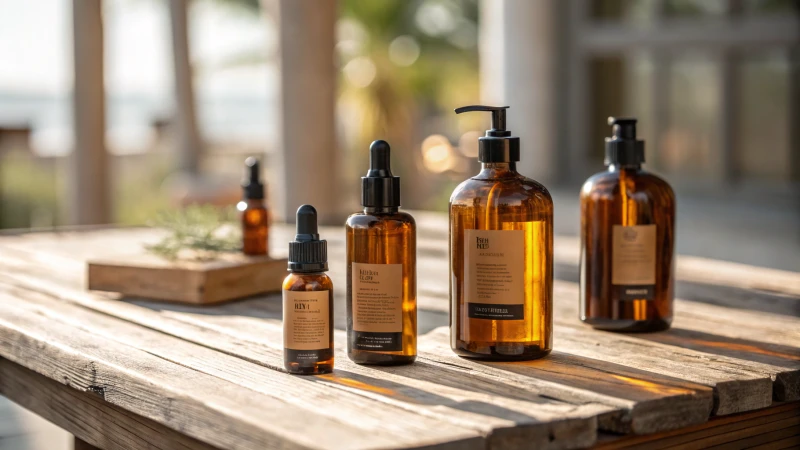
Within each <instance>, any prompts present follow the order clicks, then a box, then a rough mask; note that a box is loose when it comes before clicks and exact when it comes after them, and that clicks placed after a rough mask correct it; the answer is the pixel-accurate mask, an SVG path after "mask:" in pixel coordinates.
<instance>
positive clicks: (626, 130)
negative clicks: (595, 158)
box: [605, 117, 644, 167]
mask: <svg viewBox="0 0 800 450" xmlns="http://www.w3.org/2000/svg"><path fill="white" fill-rule="evenodd" d="M608 124H609V125H611V137H610V138H606V161H605V163H606V165H611V164H614V165H618V166H623V167H637V166H640V165H641V164H642V163H643V162H644V141H643V140H641V139H636V119H635V118H633V117H609V118H608Z"/></svg>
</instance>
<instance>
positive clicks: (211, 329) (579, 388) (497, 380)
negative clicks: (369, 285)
mask: <svg viewBox="0 0 800 450" xmlns="http://www.w3.org/2000/svg"><path fill="white" fill-rule="evenodd" d="M39 288H40V289H41V288H42V286H39ZM50 293H51V294H54V295H61V297H62V299H66V300H67V301H71V302H75V303H77V304H81V305H83V306H86V307H89V308H92V309H96V310H98V311H103V312H105V313H107V314H110V315H114V316H117V317H120V318H124V319H126V320H129V321H132V322H136V323H139V324H142V325H145V326H148V327H151V328H154V329H158V330H160V331H163V332H165V333H169V334H172V335H175V336H179V337H181V338H183V339H186V340H189V341H192V342H196V343H199V344H202V345H207V346H210V347H212V348H215V349H217V350H221V351H223V352H226V353H229V354H231V355H235V356H237V357H240V358H245V359H247V360H249V361H253V362H257V363H259V364H263V365H266V366H269V367H273V368H278V369H280V367H281V348H280V346H279V345H278V344H277V343H279V342H280V341H281V340H280V333H281V327H280V322H279V320H278V318H279V317H280V314H281V313H280V302H279V301H276V300H274V299H273V300H271V301H270V300H268V299H264V300H253V301H248V302H237V303H232V304H228V305H224V306H221V307H217V308H215V309H214V310H213V312H211V311H209V310H207V309H198V308H193V307H191V306H188V305H160V304H157V303H148V302H138V303H139V304H140V305H144V306H150V307H152V308H154V309H161V310H162V311H161V312H160V313H154V312H153V311H150V310H149V309H143V308H140V307H138V306H134V305H131V304H128V303H124V302H123V303H120V302H116V301H113V300H104V299H103V298H102V297H101V296H98V295H93V294H88V293H82V292H77V291H68V290H65V289H63V288H57V289H52V290H51V292H50ZM73 314H74V313H73ZM70 315H72V314H70ZM270 319H272V320H270ZM443 340H445V341H446V338H443ZM343 342H345V338H344V335H343V334H339V335H338V347H340V351H341V347H342V346H343ZM439 353H445V354H447V355H448V356H450V357H451V359H453V360H455V361H459V360H460V359H459V358H457V357H456V356H455V355H453V354H452V352H450V351H449V348H448V349H447V351H446V352H439ZM433 356H435V355H431V358H430V359H428V357H429V355H427V354H426V353H422V354H421V355H420V361H430V362H432V363H433V362H435V361H437V359H436V358H435V357H433ZM545 361H546V364H549V363H548V362H547V361H549V360H545ZM453 364H454V362H453V361H442V360H440V359H439V360H438V361H437V365H438V366H439V367H438V368H437V370H436V371H434V372H433V373H431V374H430V375H426V378H424V377H423V373H422V372H421V373H414V377H415V378H417V379H421V378H424V379H428V380H433V381H440V379H441V377H442V376H443V373H446V371H450V370H452V367H450V366H453ZM416 366H419V367H423V366H421V365H420V364H417V365H415V367H416ZM584 366H590V368H588V369H587V368H585V367H584ZM611 366H614V368H615V369H616V370H617V371H618V372H617V373H618V378H612V379H609V380H605V379H604V378H603V376H604V375H607V374H608V373H609V372H610V371H611ZM337 367H338V368H343V369H344V370H347V371H350V372H353V373H355V374H359V375H361V376H367V377H369V376H373V377H374V375H373V374H372V373H370V372H369V371H367V369H365V368H363V367H361V366H358V365H355V364H352V363H351V362H350V361H349V360H347V358H346V356H345V355H344V353H343V351H341V357H339V358H338V360H337ZM445 369H446V370H445ZM382 370H383V371H384V372H387V371H391V370H395V369H391V368H389V369H382ZM398 370H399V369H398ZM550 371H551V372H552V373H549V374H548V373H547V371H544V372H535V373H533V374H529V375H530V376H528V377H526V378H529V379H526V380H524V381H523V382H517V383H516V384H515V385H512V386H508V385H507V383H506V382H505V381H504V378H503V377H496V376H495V377H490V381H489V382H488V383H487V382H486V381H482V382H481V384H482V386H483V387H482V388H481V389H482V390H484V391H485V390H489V389H490V388H491V387H492V386H500V388H499V391H496V392H497V393H498V394H502V393H503V392H508V391H509V390H515V391H516V392H518V393H517V394H516V395H517V396H522V395H523V394H528V395H529V396H530V395H534V396H536V395H540V396H546V397H548V398H556V399H559V400H562V401H567V402H572V403H575V404H584V403H592V402H597V403H604V404H607V405H609V406H611V407H612V408H606V409H605V411H602V410H601V411H597V410H594V411H593V410H592V408H588V411H586V412H581V411H580V410H574V411H573V409H575V407H570V408H569V409H567V410H561V411H558V410H556V411H548V410H547V409H545V408H543V407H538V408H537V410H538V411H539V414H540V416H539V419H540V420H544V419H546V418H547V417H550V418H551V420H552V419H553V418H554V417H563V418H569V417H585V415H586V414H589V413H590V412H591V414H593V415H600V417H601V422H602V426H603V428H604V429H608V430H616V431H623V432H630V431H635V432H639V433H644V432H654V431H658V430H664V429H670V428H675V427H678V426H685V425H687V424H692V423H698V422H702V421H705V420H707V418H708V414H709V411H710V409H711V404H712V399H711V390H710V389H708V388H705V387H703V386H700V385H696V384H692V383H685V382H683V383H681V382H680V381H678V380H674V379H667V377H659V376H658V375H653V374H647V373H645V372H642V371H636V370H630V369H627V368H625V367H622V366H616V365H611V364H605V363H603V362H601V361H596V360H594V359H591V358H575V357H572V358H567V357H564V358H561V360H560V362H559V364H554V365H553V367H551V368H550ZM388 375H389V374H387V373H382V374H380V376H381V377H383V378H385V377H387V376H388ZM543 375H547V378H549V380H550V381H546V382H544V383H540V382H538V381H537V378H541V377H542V376H543ZM560 375H563V377H564V379H563V380H559V379H558V378H559V376H560ZM581 376H583V378H581ZM570 377H571V378H572V379H570ZM593 378H597V379H593ZM665 380H666V381H665ZM626 382H629V383H628V384H626ZM459 383H461V384H463V383H464V381H463V380H462V381H460V382H459V381H458V380H453V381H452V384H453V385H458V384H459ZM638 383H640V384H638ZM665 383H666V384H665ZM637 384H638V385H637ZM659 388H660V389H661V391H659ZM438 389H439V390H441V388H438ZM451 395H458V393H457V392H454V393H452V394H451ZM538 401H539V402H542V398H539V399H538ZM639 402H641V403H639ZM670 402H674V404H672V405H671V406H672V407H670V408H667V407H665V406H666V405H667V404H669V403H670ZM662 407H663V408H662ZM620 408H623V409H624V410H625V412H622V413H619V411H618V410H619V409H620ZM592 411H593V412H592ZM601 413H602V414H601ZM555 426H556V427H559V426H560V425H558V424H556V425H555Z"/></svg>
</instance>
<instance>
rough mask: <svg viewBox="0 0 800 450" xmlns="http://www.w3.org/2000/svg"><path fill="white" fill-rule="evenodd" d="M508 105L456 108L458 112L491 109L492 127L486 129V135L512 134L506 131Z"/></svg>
mask: <svg viewBox="0 0 800 450" xmlns="http://www.w3.org/2000/svg"><path fill="white" fill-rule="evenodd" d="M508 108H509V107H508V106H485V105H469V106H462V107H460V108H456V109H455V111H456V114H461V113H465V112H472V111H489V112H491V113H492V129H491V130H486V136H511V133H510V132H508V131H506V109H508Z"/></svg>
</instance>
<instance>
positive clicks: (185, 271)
mask: <svg viewBox="0 0 800 450" xmlns="http://www.w3.org/2000/svg"><path fill="white" fill-rule="evenodd" d="M286 263H287V260H286V259H272V258H268V257H247V256H244V255H238V254H237V255H223V256H220V257H219V258H218V259H215V260H212V261H174V262H172V261H167V260H164V259H161V258H158V257H156V256H152V255H143V254H135V255H131V256H129V257H120V258H117V259H114V260H90V261H89V262H88V263H87V265H88V267H87V282H86V283H87V288H88V289H92V290H98V291H108V292H118V293H120V294H122V295H125V296H133V297H143V298H152V299H157V300H166V301H173V302H184V303H192V304H212V303H219V302H224V301H228V300H233V299H237V298H242V297H249V296H251V295H256V294H264V293H267V292H278V291H280V289H281V283H282V282H283V279H284V278H285V277H286Z"/></svg>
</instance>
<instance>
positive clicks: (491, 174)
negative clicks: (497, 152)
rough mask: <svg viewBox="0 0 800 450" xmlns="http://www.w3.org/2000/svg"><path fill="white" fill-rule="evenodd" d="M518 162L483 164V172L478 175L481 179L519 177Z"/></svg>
mask: <svg viewBox="0 0 800 450" xmlns="http://www.w3.org/2000/svg"><path fill="white" fill-rule="evenodd" d="M518 175H519V173H518V172H517V163H516V162H503V163H497V162H492V163H481V172H480V174H478V177H479V178H503V177H515V176H518Z"/></svg>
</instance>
